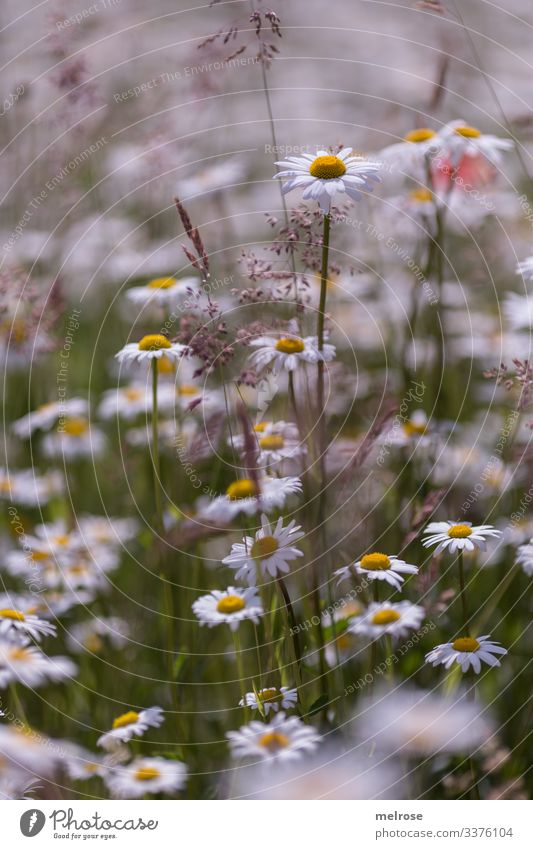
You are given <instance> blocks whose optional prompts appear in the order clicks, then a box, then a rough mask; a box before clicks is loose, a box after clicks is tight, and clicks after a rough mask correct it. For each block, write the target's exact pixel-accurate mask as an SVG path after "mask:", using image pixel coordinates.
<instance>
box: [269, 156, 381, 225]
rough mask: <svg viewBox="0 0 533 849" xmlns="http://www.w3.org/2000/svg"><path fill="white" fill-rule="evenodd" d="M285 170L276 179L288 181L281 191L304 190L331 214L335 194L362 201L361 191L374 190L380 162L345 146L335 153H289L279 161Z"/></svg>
mask: <svg viewBox="0 0 533 849" xmlns="http://www.w3.org/2000/svg"><path fill="white" fill-rule="evenodd" d="M276 165H277V166H278V167H280V168H282V169H283V170H282V171H280V172H279V174H276V175H275V178H274V179H277V178H281V179H282V180H287V182H286V183H284V184H283V187H282V191H283V194H284V195H286V194H287V193H288V192H292V190H293V189H300V188H303V189H304V193H303V198H304V200H316V201H317V202H318V204H319V205H320V209H321V210H322V212H323V214H324V215H328V214H329V211H330V208H331V202H332V200H333V198H334V197H335V195H336V194H342V195H344V194H346V195H347V196H348V197H349V198H351V199H352V200H360V199H361V197H362V193H364V192H371V191H372V190H373V183H375V182H379V179H380V178H379V177H378V175H377V172H378V171H379V169H380V165H379V164H378V163H377V162H369V161H368V159H365V158H364V157H363V156H355V155H352V148H351V147H345V148H343V149H342V150H340V151H339V153H338V154H337V155H336V156H334V155H332V154H331V153H328V151H327V150H317V152H316V154H315V155H314V156H313V155H312V154H308V153H304V154H302V156H288V157H287V160H286V161H282V162H276Z"/></svg>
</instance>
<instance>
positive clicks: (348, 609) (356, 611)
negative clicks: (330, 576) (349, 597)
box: [340, 601, 363, 619]
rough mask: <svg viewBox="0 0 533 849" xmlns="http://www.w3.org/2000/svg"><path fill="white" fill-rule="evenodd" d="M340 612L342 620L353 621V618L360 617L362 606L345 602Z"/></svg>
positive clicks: (356, 602)
mask: <svg viewBox="0 0 533 849" xmlns="http://www.w3.org/2000/svg"><path fill="white" fill-rule="evenodd" d="M340 612H341V616H342V618H343V619H353V617H354V616H360V615H361V613H362V612H363V605H362V604H360V603H359V602H358V601H347V602H346V604H343V605H342V607H341V609H340Z"/></svg>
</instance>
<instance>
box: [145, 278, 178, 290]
mask: <svg viewBox="0 0 533 849" xmlns="http://www.w3.org/2000/svg"><path fill="white" fill-rule="evenodd" d="M147 285H148V288H149V289H172V287H173V286H175V285H176V281H175V279H174V277H156V279H155V280H150V282H149V283H148V284H147Z"/></svg>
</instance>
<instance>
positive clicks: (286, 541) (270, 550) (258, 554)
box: [222, 513, 305, 585]
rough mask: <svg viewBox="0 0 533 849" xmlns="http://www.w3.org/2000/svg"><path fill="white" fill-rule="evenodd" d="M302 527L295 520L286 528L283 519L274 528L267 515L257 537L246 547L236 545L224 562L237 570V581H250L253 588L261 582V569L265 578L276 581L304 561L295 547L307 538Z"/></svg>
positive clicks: (246, 538)
mask: <svg viewBox="0 0 533 849" xmlns="http://www.w3.org/2000/svg"><path fill="white" fill-rule="evenodd" d="M300 527H301V526H300V525H297V524H296V522H295V521H294V520H293V521H291V522H290V523H289V524H288V525H287V526H286V527H283V518H282V517H281V516H280V518H279V519H278V521H277V522H276V526H275V528H272V525H271V524H270V522H269V521H268V518H267V517H266V516H265V514H264V513H263V514H262V516H261V528H260V529H259V530H258V531H257V533H256V535H255V537H248V536H247V537H244V538H243V541H242V543H240V542H238V543H234V544H233V545H232V547H231V554H228V556H227V557H225V558H224V559H223V561H222V562H223V563H225V564H226V565H227V566H229V567H230V568H231V569H237V570H238V571H237V572H236V573H235V577H236V578H237V579H238V580H246V581H248V583H249V584H250V585H253V584H255V582H256V580H257V568H258V567H259V569H260V571H261V573H262V575H263V576H264V577H265V578H266V577H267V576H268V575H270V577H271V578H275V577H276V575H278V574H279V573H284V572H288V571H289V563H290V562H291V560H295V559H296V558H297V557H303V551H300V549H299V548H295V547H294V545H293V543H295V542H297V541H298V540H299V539H301V538H302V537H303V536H305V534H304V533H303V531H301V530H300Z"/></svg>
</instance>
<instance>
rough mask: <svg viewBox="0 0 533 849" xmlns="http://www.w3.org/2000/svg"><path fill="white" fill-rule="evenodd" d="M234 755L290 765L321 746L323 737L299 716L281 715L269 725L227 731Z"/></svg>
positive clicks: (262, 724) (261, 724)
mask: <svg viewBox="0 0 533 849" xmlns="http://www.w3.org/2000/svg"><path fill="white" fill-rule="evenodd" d="M226 737H227V738H228V741H229V746H230V749H231V753H232V755H233V757H235V758H256V759H258V760H263V761H264V760H268V761H274V760H275V761H281V762H283V761H290V760H295V759H298V758H300V757H301V756H302V754H304V753H305V752H312V751H314V750H315V749H316V747H317V746H318V743H319V741H320V739H321V738H320V735H319V734H318V733H317V732H316V731H315V729H314V728H312V727H311V726H310V725H306V724H305V723H304V722H302V720H301V719H298V717H296V716H291V717H290V718H288V719H287V718H286V717H285V714H284V713H278V714H276V716H274V717H273V718H272V720H271V722H270V723H269V724H266V723H265V722H256V721H253V722H250V723H248V725H243V726H242V728H239V730H238V731H228V733H227V734H226Z"/></svg>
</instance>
